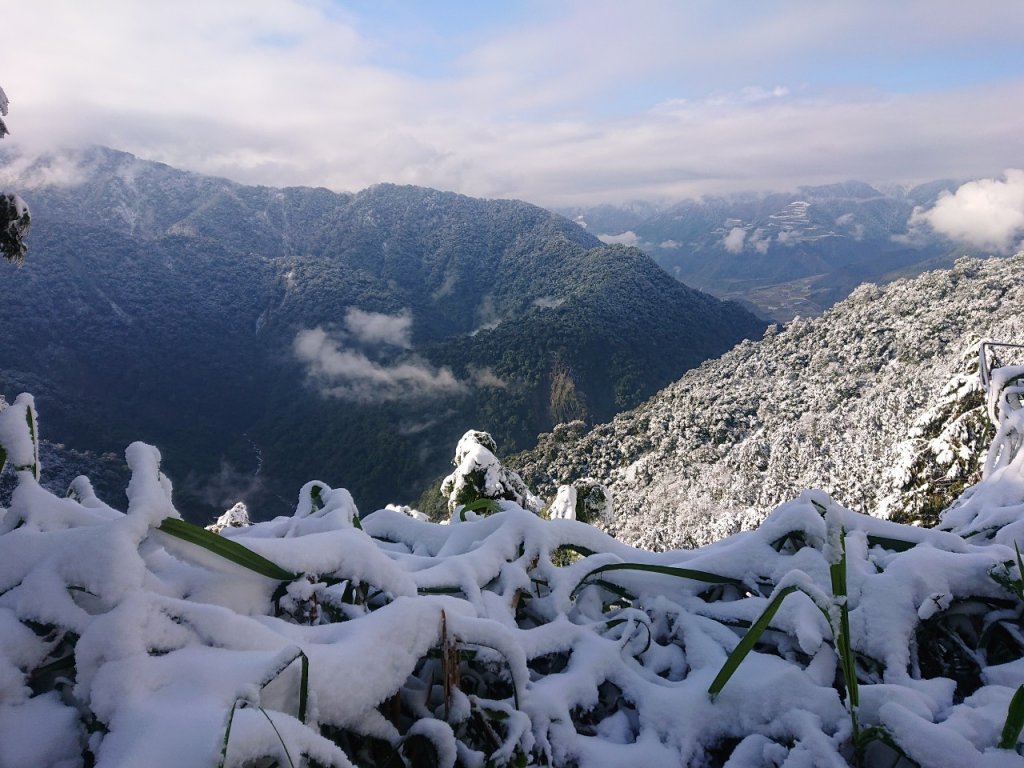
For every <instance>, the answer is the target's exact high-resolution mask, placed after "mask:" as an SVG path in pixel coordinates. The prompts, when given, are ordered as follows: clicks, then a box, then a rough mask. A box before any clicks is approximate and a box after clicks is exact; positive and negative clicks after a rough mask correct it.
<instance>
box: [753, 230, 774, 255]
mask: <svg viewBox="0 0 1024 768" xmlns="http://www.w3.org/2000/svg"><path fill="white" fill-rule="evenodd" d="M749 243H750V246H751V247H752V248H753V249H754V250H755V251H757V252H758V253H760V254H761V255H762V256H763V255H764V254H766V253H768V248H769V246H771V244H772V238H771V235H766V234H765V231H764V230H763V229H761V228H758V229H755V230H754V233H753V234H752V235H751V236H750V241H749Z"/></svg>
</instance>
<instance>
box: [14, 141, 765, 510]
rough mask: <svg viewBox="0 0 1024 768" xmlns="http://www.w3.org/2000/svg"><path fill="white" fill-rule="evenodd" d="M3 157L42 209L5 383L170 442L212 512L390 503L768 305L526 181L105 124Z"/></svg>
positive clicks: (594, 412) (22, 274)
mask: <svg viewBox="0 0 1024 768" xmlns="http://www.w3.org/2000/svg"><path fill="white" fill-rule="evenodd" d="M5 162H6V166H7V169H6V176H8V177H10V178H11V180H12V181H13V183H15V184H17V188H18V189H20V190H22V191H23V192H24V196H25V198H26V199H27V200H28V202H29V203H30V205H31V206H32V210H33V217H34V229H33V232H32V237H31V242H30V245H31V253H30V256H29V258H28V260H27V262H26V264H25V266H24V267H23V268H21V269H14V268H13V267H12V268H9V269H8V270H6V271H5V274H4V275H3V277H2V279H0V326H2V327H3V328H4V329H5V332H4V333H3V334H0V392H2V393H4V394H6V395H7V396H8V399H11V398H12V397H13V396H14V395H15V394H16V393H17V392H20V391H22V390H30V391H32V392H33V393H34V394H35V395H36V397H37V399H38V400H39V402H40V408H41V410H42V411H43V413H44V414H45V417H44V418H45V419H46V420H47V424H46V425H45V427H46V434H47V435H49V436H50V437H51V439H54V440H59V441H61V442H64V443H67V444H71V445H74V446H75V447H76V449H77V450H78V451H80V452H82V455H87V454H88V453H89V452H93V453H98V454H106V453H108V452H111V451H116V452H119V451H121V450H123V448H124V446H125V445H126V444H127V443H128V442H129V441H131V440H135V439H144V440H147V441H149V442H151V443H154V444H156V445H158V446H160V448H161V449H162V450H163V452H164V458H165V466H166V469H167V471H168V474H169V475H170V476H171V477H172V479H174V480H175V482H176V486H175V487H176V495H177V498H178V499H179V503H180V504H181V505H182V508H183V509H185V510H186V511H187V513H188V514H189V515H190V516H191V517H193V519H199V520H205V519H208V518H209V517H210V515H212V514H214V513H219V512H220V511H222V510H223V509H224V508H225V506H230V504H232V503H233V502H234V501H236V500H238V499H239V498H245V499H246V500H247V501H248V502H249V504H250V508H251V509H252V510H253V512H254V514H255V516H257V517H261V516H270V515H272V514H276V513H277V512H278V511H283V510H286V509H289V508H291V506H292V499H293V497H294V494H295V492H296V491H297V489H298V487H299V485H300V484H301V483H302V482H305V481H306V480H308V479H309V478H310V477H320V478H322V479H324V480H327V481H329V482H335V483H339V484H341V483H343V484H345V485H346V486H347V487H348V488H350V489H351V490H352V492H353V494H354V495H355V497H356V500H357V501H358V502H359V504H360V505H362V506H363V507H364V509H372V508H375V507H376V506H379V505H382V504H383V503H384V502H385V501H396V499H393V498H392V497H391V496H390V495H389V494H390V491H391V489H393V488H395V487H402V488H407V489H422V488H424V487H426V486H427V485H428V484H429V483H430V482H431V481H432V480H433V479H434V478H437V477H440V476H441V475H443V474H445V472H446V467H445V462H444V459H443V458H442V457H444V456H445V455H447V454H448V452H449V450H450V446H451V445H453V444H454V443H455V441H456V440H457V439H458V436H459V435H461V434H462V433H463V432H464V431H465V430H466V429H467V428H469V427H478V428H482V429H486V430H488V431H490V432H492V433H493V434H494V435H495V437H496V438H497V439H498V440H499V441H500V443H501V445H502V446H503V448H505V449H522V448H525V447H527V446H528V445H531V444H532V443H533V442H534V440H535V437H536V435H537V433H538V432H541V431H545V430H548V429H551V427H552V426H553V425H555V424H557V423H559V422H561V421H565V420H571V419H584V420H587V421H589V422H594V423H596V422H599V421H604V420H607V419H609V418H611V417H612V416H613V415H614V414H615V413H616V412H618V411H620V410H622V409H624V408H629V407H633V406H635V405H637V404H639V403H640V402H642V401H643V399H644V398H646V397H648V396H649V395H650V394H652V393H653V392H654V391H656V390H657V389H658V388H660V387H662V386H664V385H666V384H668V383H669V382H671V381H673V380H674V379H676V378H678V376H679V375H680V374H681V373H682V372H684V371H685V370H687V369H689V368H691V367H693V366H695V365H697V364H699V363H700V362H701V361H703V360H705V359H708V358H710V357H714V356H716V355H718V354H721V353H722V352H723V351H725V350H726V349H728V348H730V347H731V346H732V345H733V344H735V343H736V342H737V341H739V340H740V339H742V338H744V337H749V336H752V335H760V334H761V332H762V330H763V323H762V322H760V321H758V320H757V319H756V318H754V317H753V316H752V315H751V314H749V313H748V312H746V311H745V310H743V309H742V308H740V307H739V306H737V305H735V304H730V303H724V302H722V301H719V300H717V299H714V298H712V297H710V296H708V295H706V294H702V293H700V292H698V291H695V290H692V289H690V288H687V287H686V286H684V285H681V284H680V283H678V282H677V281H675V280H674V279H672V278H671V277H670V276H669V275H667V274H666V273H665V272H664V271H663V270H661V269H660V268H659V267H658V266H657V265H656V264H655V263H654V262H653V261H652V260H650V259H649V258H648V257H647V256H645V255H644V254H643V253H642V252H640V251H638V250H636V249H630V248H625V247H622V246H615V247H609V246H606V245H604V244H603V243H601V242H600V241H599V240H597V239H596V238H595V237H594V236H593V235H591V234H588V233H587V232H586V231H585V230H583V229H581V228H580V227H578V226H577V225H575V224H573V223H572V222H570V221H568V220H566V219H564V218H562V217H560V216H557V215H554V214H551V213H549V212H548V211H545V210H543V209H541V208H537V207H535V206H532V205H528V204H526V203H522V202H518V201H509V200H476V199H472V198H468V197H464V196H461V195H456V194H452V193H446V192H439V191H436V190H430V189H422V188H416V187H398V186H393V185H378V186H375V187H371V188H369V189H366V190H363V191H362V192H359V193H357V194H336V193H334V192H331V191H328V190H326V189H309V188H287V189H271V188H267V187H248V186H243V185H240V184H236V183H233V182H230V181H227V180H224V179H216V178H210V177H205V176H200V175H197V174H192V173H187V172H184V171H180V170H176V169H174V168H170V167H168V166H166V165H162V164H159V163H151V162H145V161H142V160H139V159H136V158H135V157H133V156H131V155H128V154H125V153H120V152H116V151H113V150H108V149H99V148H97V149H92V150H89V151H85V152H79V153H66V154H59V155H54V156H49V157H44V158H40V159H35V160H23V159H20V158H14V157H10V156H7V157H6V158H5ZM196 467H209V468H212V471H211V470H206V471H205V472H203V473H200V472H199V471H198V470H196V469H195V468H196ZM101 490H102V489H101ZM410 492H411V491H410ZM414 498H415V497H413V498H410V499H402V500H399V501H412V500H414Z"/></svg>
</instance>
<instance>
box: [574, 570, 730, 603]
mask: <svg viewBox="0 0 1024 768" xmlns="http://www.w3.org/2000/svg"><path fill="white" fill-rule="evenodd" d="M608 571H646V572H648V573H659V574H661V575H662V576H675V577H676V578H679V579H690V580H692V581H702V582H705V583H707V584H732V585H733V586H736V587H742V586H743V582H742V581H740V580H739V579H734V578H731V577H729V576H719V575H718V574H717V573H708V572H707V571H696V570H693V569H692V568H674V567H672V566H669V565H650V564H648V563H609V564H608V565H602V566H599V567H597V568H595V569H594V570H592V571H590V572H589V573H588V574H587V575H586V576H584V577H583V578H582V579H580V583H579V584H577V585H576V586H575V588H573V590H572V592H571V593H569V597H570V598H573V597H575V596H576V594H577V593H578V592H579V591H580V590H581V589H583V587H584V586H585V585H586V583H587V579H589V578H590V577H591V576H596V575H597V574H599V573H607V572H608Z"/></svg>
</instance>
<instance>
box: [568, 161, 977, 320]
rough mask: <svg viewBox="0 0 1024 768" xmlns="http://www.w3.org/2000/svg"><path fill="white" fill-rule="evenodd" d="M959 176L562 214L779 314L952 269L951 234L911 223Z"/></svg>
mask: <svg viewBox="0 0 1024 768" xmlns="http://www.w3.org/2000/svg"><path fill="white" fill-rule="evenodd" d="M956 187H957V184H956V182H953V181H948V180H942V181H935V182H931V183H929V184H924V185H921V186H918V187H914V188H912V189H909V190H903V189H892V190H888V191H884V192H883V191H881V190H878V189H876V188H874V187H872V186H870V185H868V184H865V183H863V182H859V181H847V182H844V183H840V184H829V185H824V186H815V187H801V188H800V189H798V190H797V191H796V192H787V193H770V194H737V195H731V196H726V197H706V198H702V199H700V200H688V201H683V202H681V203H678V204H675V205H671V206H661V207H658V206H651V205H646V206H645V205H644V204H641V203H631V204H629V205H627V206H623V207H621V208H614V207H609V206H602V207H597V208H576V209H566V210H564V211H562V213H564V214H565V215H566V216H568V217H570V218H573V219H575V220H576V221H578V222H580V223H581V224H584V225H586V227H587V230H588V231H589V232H592V233H593V234H595V235H598V236H600V237H601V238H603V239H605V240H609V241H615V242H628V243H630V244H633V245H637V246H639V247H641V248H643V249H644V250H646V251H647V252H648V253H650V254H651V255H652V256H653V257H654V259H655V260H656V261H657V262H658V263H659V264H661V266H662V267H664V268H665V269H666V270H667V271H668V272H670V273H671V274H673V275H675V276H676V277H678V278H679V279H680V280H682V281H684V282H686V283H687V284H689V285H693V286H696V287H698V288H701V289H702V290H707V291H710V292H712V293H714V294H715V295H716V296H720V297H725V298H730V299H736V300H738V301H741V302H743V303H745V304H747V305H748V306H751V307H753V308H755V309H756V311H758V312H760V313H761V314H763V315H765V316H767V317H772V318H775V319H777V320H791V319H792V318H793V317H794V316H796V315H802V316H805V317H806V316H813V315H817V314H820V313H821V312H822V311H824V310H825V309H827V308H828V307H830V306H831V305H832V304H834V303H835V302H836V301H838V300H840V299H842V298H844V297H845V296H847V295H848V294H849V293H850V292H851V291H852V290H853V289H854V288H855V287H856V286H858V285H860V284H861V283H863V282H888V281H890V280H893V279H897V278H900V277H909V276H913V275H915V274H919V273H920V272H923V271H925V270H927V269H934V268H936V267H942V266H950V265H952V263H953V261H954V260H955V259H956V258H957V257H958V256H959V255H962V251H961V250H958V249H957V248H956V247H955V245H954V244H953V243H951V242H949V241H948V240H946V239H944V238H942V237H940V236H937V235H935V234H934V233H930V232H928V231H924V230H921V229H920V228H915V229H913V230H912V229H911V228H910V226H909V220H910V217H911V214H912V213H913V211H914V208H915V207H917V206H923V207H929V206H931V205H932V204H934V202H935V201H936V200H937V199H938V197H939V195H940V194H942V193H943V192H946V191H951V190H955V189H956Z"/></svg>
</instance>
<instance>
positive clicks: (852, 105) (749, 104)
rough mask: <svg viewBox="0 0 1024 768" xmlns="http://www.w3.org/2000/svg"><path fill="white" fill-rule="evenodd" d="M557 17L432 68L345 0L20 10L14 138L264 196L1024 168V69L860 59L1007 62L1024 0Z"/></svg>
mask: <svg viewBox="0 0 1024 768" xmlns="http://www.w3.org/2000/svg"><path fill="white" fill-rule="evenodd" d="M979 2H982V0H979ZM542 5H543V6H544V10H543V12H542V11H540V10H539V9H540V6H538V7H537V9H535V10H536V12H535V13H532V14H529V15H526V16H525V17H524V18H525V20H523V19H520V21H519V22H517V23H516V24H508V25H506V26H504V27H501V26H492V27H490V28H488V29H486V30H481V31H480V33H479V34H471V35H464V36H462V37H460V38H459V39H458V40H456V39H454V38H452V39H451V40H450V41H449V40H447V39H444V41H445V42H451V45H450V46H447V47H446V49H450V50H451V53H450V54H447V58H445V59H439V60H438V61H437V62H435V65H436V66H435V67H434V68H433V71H431V72H430V73H428V74H418V73H417V72H416V70H415V68H414V67H412V66H407V67H405V68H404V69H403V68H402V66H401V64H402V61H403V58H404V53H403V51H401V50H400V49H398V48H397V47H396V48H394V49H392V48H388V47H387V41H386V40H382V36H381V33H380V32H379V31H377V32H376V33H375V31H374V30H373V29H369V28H367V27H366V26H365V25H361V23H360V20H359V17H358V16H357V15H355V13H354V12H352V11H351V10H350V9H348V8H347V7H346V4H340V3H327V2H319V1H317V2H307V1H306V0H222V1H220V2H217V3H208V2H205V0H179V2H175V3H140V2H136V1H135V0H96V1H95V2H89V3H74V2H68V0H32V2H21V3H14V4H11V5H10V7H9V8H5V11H4V46H3V48H2V50H0V71H2V72H3V77H4V81H3V83H2V84H3V86H4V88H5V90H6V92H7V94H8V96H10V97H11V99H12V103H11V112H10V116H9V118H8V125H9V127H10V128H11V129H12V131H13V132H14V133H13V136H12V137H10V138H8V139H5V140H4V142H5V144H14V143H15V142H18V143H19V144H20V145H21V146H23V147H25V148H28V147H29V145H32V144H35V145H38V146H43V147H46V148H49V147H51V146H52V145H53V144H55V143H75V144H81V143H100V144H106V145H109V146H113V147H115V148H118V149H124V150H127V151H130V152H134V153H136V154H138V155H140V156H141V157H144V158H147V159H155V160H161V161H164V162H168V163H170V164H172V165H176V166H179V167H184V168H188V169H191V170H197V171H201V172H205V173H212V174H218V175H226V176H229V177H231V178H234V179H237V180H239V181H243V182H246V183H262V184H271V185H289V184H308V185H322V186H327V187H330V188H333V189H339V190H341V189H347V190H355V189H360V188H363V187H365V186H368V185H370V184H373V183H376V182H379V181H393V182H397V183H410V184H423V185H427V186H434V187H440V188H443V189H453V190H457V191H460V192H464V193H466V194H471V195H478V196H484V197H519V198H523V199H527V200H530V201H532V202H537V203H541V204H545V205H574V204H593V203H599V202H622V201H624V200H629V199H679V198H682V197H692V196H699V195H702V194H714V193H720V192H731V191H739V190H749V189H755V190H758V189H761V190H763V189H784V188H792V187H795V186H796V185H798V184H814V183H824V182H831V181H836V180H838V179H847V178H863V179H866V180H868V181H878V182H889V181H892V182H908V181H922V180H930V179H935V178H942V177H953V178H977V177H979V176H988V175H992V174H995V173H998V172H999V171H1000V170H1002V169H1003V168H1005V167H1006V166H1007V165H1008V164H1012V163H1013V162H1015V161H1016V160H1015V159H1016V158H1019V157H1024V110H1021V109H1020V108H1019V105H1020V104H1021V103H1022V102H1024V78H1021V77H1020V76H1019V73H1018V74H1017V75H1016V76H1014V75H1012V74H1007V75H1004V76H1002V77H1001V78H993V79H992V80H990V81H989V82H987V83H984V84H981V85H978V86H972V87H956V86H957V85H958V84H957V83H943V82H942V81H941V80H937V81H936V82H935V83H930V84H929V87H927V88H921V89H918V90H916V91H914V90H913V89H898V88H896V89H892V88H889V89H888V90H887V84H886V83H885V82H884V81H883V80H880V79H879V78H880V77H881V76H879V75H878V73H886V72H892V71H898V70H900V69H901V67H899V66H896V64H900V63H902V59H892V61H893V62H894V64H893V66H886V64H887V61H888V60H885V61H882V60H879V61H873V62H871V63H870V65H869V64H868V63H866V62H865V63H864V65H863V66H861V62H862V61H863V60H862V59H860V58H859V57H860V56H862V55H863V52H864V51H870V52H871V55H872V56H873V57H875V59H877V58H878V56H883V57H884V56H886V55H888V56H890V57H894V56H895V55H896V53H898V54H899V56H900V57H913V56H917V55H923V56H925V57H928V56H935V55H937V54H942V55H947V56H950V57H951V56H955V55H956V51H957V50H960V49H959V48H958V47H957V46H970V45H973V46H975V48H976V49H978V50H988V49H991V50H992V51H993V53H992V56H998V54H999V51H1000V50H1003V49H1004V48H1005V47H1006V46H1008V45H1011V44H1017V43H1019V40H1018V39H1017V38H1016V37H1015V35H1019V30H1020V29H1021V22H1022V19H1024V4H1019V3H1006V2H1001V3H1000V2H983V6H982V9H981V10H977V4H976V3H975V4H972V5H970V6H968V5H965V4H960V5H959V6H958V5H956V4H953V3H939V4H935V3H926V2H924V0H909V1H908V2H906V3H891V4H845V3H844V4H839V3H827V4H826V3H820V2H819V3H814V2H791V3H784V4H781V5H778V4H763V5H760V6H757V7H751V8H749V9H747V11H748V12H746V13H744V14H743V15H742V18H737V17H736V14H734V13H729V12H727V11H725V10H720V8H719V4H714V3H696V2H695V3H675V2H669V1H667V0H653V1H652V2H650V3H643V4H641V6H640V7H634V6H632V5H626V4H622V3H617V2H612V1H611V0H592V1H590V2H579V1H577V2H567V3H558V4H542ZM722 7H724V6H722ZM406 31H408V30H406ZM432 32H433V33H434V34H438V35H441V34H442V33H443V30H439V29H435V30H433V31H432ZM375 35H376V36H375ZM385 37H386V35H385ZM398 38H400V35H397V34H396V36H395V39H398ZM1000 46H1002V48H1001V47H1000ZM442 47H444V46H439V47H438V48H439V49H441V48H442ZM566 51H571V52H572V55H566ZM609 51H613V52H614V55H609ZM890 51H891V52H894V53H892V54H887V53H886V52H890ZM844 57H845V58H844ZM1007 58H1009V57H1007ZM830 60H832V61H842V62H844V67H843V75H842V76H841V77H833V78H832V79H831V80H829V76H828V75H827V72H828V70H829V69H830V67H828V66H826V64H827V62H828V61H830ZM908 61H911V62H913V61H914V60H913V59H912V58H908ZM921 61H925V62H927V61H930V59H928V58H924V59H922V60H921ZM847 62H849V63H850V65H849V66H845V64H846V63H847ZM819 64H821V66H819ZM924 69H927V68H924ZM935 69H938V68H935ZM851 72H853V73H854V74H856V75H858V76H860V77H861V80H860V81H859V82H855V83H853V84H851V83H850V73H851ZM823 73H825V74H823ZM941 76H942V75H941V73H940V74H939V75H938V77H940V78H941ZM811 77H813V78H816V80H815V81H813V82H811V83H807V80H808V78H811ZM653 83H658V86H657V87H655V86H654V85H652V84H653ZM751 83H760V85H756V84H755V85H751ZM623 94H629V95H630V96H629V97H628V98H623V97H622V95H623ZM638 94H640V95H638ZM715 94H732V95H731V96H729V97H727V98H716V97H715Z"/></svg>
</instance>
